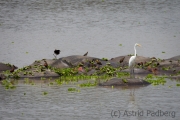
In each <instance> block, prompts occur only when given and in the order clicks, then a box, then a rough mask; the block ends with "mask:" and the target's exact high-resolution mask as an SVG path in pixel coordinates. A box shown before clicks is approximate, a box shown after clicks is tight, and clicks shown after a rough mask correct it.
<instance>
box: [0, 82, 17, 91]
mask: <svg viewBox="0 0 180 120" xmlns="http://www.w3.org/2000/svg"><path fill="white" fill-rule="evenodd" d="M2 85H3V86H4V87H5V88H6V89H14V88H16V86H15V85H14V84H13V82H12V81H10V80H2Z"/></svg>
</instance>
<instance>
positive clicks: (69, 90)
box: [68, 88, 80, 92]
mask: <svg viewBox="0 0 180 120" xmlns="http://www.w3.org/2000/svg"><path fill="white" fill-rule="evenodd" d="M68 92H80V90H78V89H76V88H68Z"/></svg>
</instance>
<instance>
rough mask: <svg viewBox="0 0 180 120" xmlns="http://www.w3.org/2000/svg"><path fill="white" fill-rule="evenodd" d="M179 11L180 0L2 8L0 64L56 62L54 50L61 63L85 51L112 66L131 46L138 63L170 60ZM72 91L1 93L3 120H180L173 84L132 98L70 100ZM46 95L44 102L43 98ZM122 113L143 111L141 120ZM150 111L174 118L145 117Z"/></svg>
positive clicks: (75, 1) (36, 2) (38, 88)
mask: <svg viewBox="0 0 180 120" xmlns="http://www.w3.org/2000/svg"><path fill="white" fill-rule="evenodd" d="M179 6H180V1H179V0H138V1H137V0H12V1H10V0H1V1H0V62H5V63H7V62H9V63H12V64H15V65H17V66H18V67H23V66H25V65H29V64H31V63H32V62H33V61H35V60H37V59H43V58H53V50H54V49H60V50H61V51H62V52H61V54H60V56H59V57H64V56H68V55H83V54H84V53H85V52H87V51H89V56H94V57H98V58H102V57H106V58H112V57H116V56H120V55H126V54H133V53H134V50H133V45H134V44H135V43H140V44H141V45H142V47H141V48H137V54H138V55H141V56H147V57H153V56H155V57H158V58H169V57H173V56H176V55H179V54H180V52H179V45H180V40H179V38H180V22H179V20H180V12H179V11H180V7H179ZM119 44H122V46H119ZM163 51H164V52H165V53H162V52H163ZM72 86H73V87H77V86H76V85H63V86H47V85H46V84H40V83H37V84H36V85H34V86H32V85H25V84H22V83H19V84H18V85H17V88H16V89H14V90H5V89H4V87H2V86H0V120H12V119H13V120H25V119H26V120H34V119H36V120H50V119H51V120H60V119H62V120H70V119H77V120H81V119H82V120H88V119H89V120H92V119H95V120H97V119H98V120H100V119H101V120H105V119H108V120H109V119H127V120H129V119H133V120H135V119H138V120H144V119H147V120H152V119H160V120H164V119H167V120H170V119H173V120H178V118H179V117H180V114H179V112H180V105H179V104H180V101H179V97H180V92H179V87H176V82H175V81H170V80H168V82H167V83H166V84H165V86H161V85H160V86H156V87H154V86H152V85H150V86H147V87H141V88H137V89H135V92H134V95H131V93H132V91H133V89H122V88H114V89H112V88H103V87H95V88H78V89H80V92H75V93H70V92H68V91H67V89H68V88H69V87H72ZM169 86H172V87H169ZM44 91H46V92H48V94H47V95H42V94H43V92H44ZM24 93H26V95H24ZM125 110H128V111H135V112H136V113H137V112H138V110H139V112H140V113H141V111H143V116H140V115H141V114H140V113H139V116H138V115H137V114H138V113H137V114H136V115H135V116H132V115H130V116H129V117H128V116H126V115H124V116H123V114H124V113H125ZM150 110H151V111H154V112H156V111H158V110H161V111H164V112H166V111H167V112H171V113H172V114H168V115H167V116H155V117H153V114H151V115H150V114H149V115H148V116H147V111H150ZM119 111H120V113H121V114H119ZM174 113H175V115H174ZM114 114H115V115H117V116H114ZM118 117H120V118H118Z"/></svg>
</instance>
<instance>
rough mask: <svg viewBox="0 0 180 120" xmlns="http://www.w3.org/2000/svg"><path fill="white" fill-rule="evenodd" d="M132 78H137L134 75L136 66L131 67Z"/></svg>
mask: <svg viewBox="0 0 180 120" xmlns="http://www.w3.org/2000/svg"><path fill="white" fill-rule="evenodd" d="M130 78H135V76H134V67H130Z"/></svg>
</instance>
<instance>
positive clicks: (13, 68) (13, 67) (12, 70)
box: [10, 65, 16, 73]
mask: <svg viewBox="0 0 180 120" xmlns="http://www.w3.org/2000/svg"><path fill="white" fill-rule="evenodd" d="M15 69H16V67H15V66H14V65H13V66H12V69H11V70H10V72H11V73H13V72H14V70H15Z"/></svg>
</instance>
